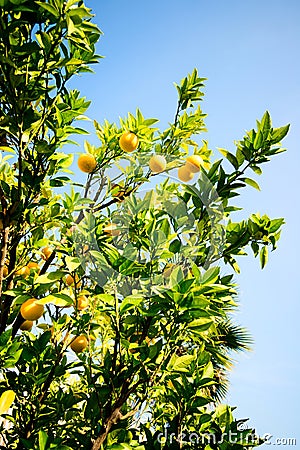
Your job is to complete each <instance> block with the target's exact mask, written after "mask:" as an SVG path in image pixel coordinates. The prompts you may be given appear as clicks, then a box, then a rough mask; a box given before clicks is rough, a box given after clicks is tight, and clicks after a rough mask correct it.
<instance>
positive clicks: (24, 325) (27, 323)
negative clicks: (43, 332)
mask: <svg viewBox="0 0 300 450" xmlns="http://www.w3.org/2000/svg"><path fill="white" fill-rule="evenodd" d="M32 326H33V321H32V320H25V322H23V323H22V325H21V326H20V330H22V331H30V330H31V328H32Z"/></svg>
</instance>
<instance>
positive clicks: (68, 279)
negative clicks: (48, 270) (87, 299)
mask: <svg viewBox="0 0 300 450" xmlns="http://www.w3.org/2000/svg"><path fill="white" fill-rule="evenodd" d="M75 282H76V286H77V287H79V286H80V285H81V282H80V281H79V277H78V275H76V276H75ZM66 284H67V285H68V286H72V284H74V277H72V275H70V274H69V275H67V276H66Z"/></svg>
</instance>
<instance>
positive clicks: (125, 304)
mask: <svg viewBox="0 0 300 450" xmlns="http://www.w3.org/2000/svg"><path fill="white" fill-rule="evenodd" d="M143 300H144V297H141V296H139V295H129V296H128V297H125V298H124V300H123V301H122V303H121V305H120V313H121V314H123V313H124V312H125V311H128V310H129V309H132V308H135V307H136V306H138V305H139V304H140V303H141V302H142V301H143Z"/></svg>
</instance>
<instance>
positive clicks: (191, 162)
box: [185, 155, 203, 173]
mask: <svg viewBox="0 0 300 450" xmlns="http://www.w3.org/2000/svg"><path fill="white" fill-rule="evenodd" d="M185 165H186V167H187V168H188V169H189V171H190V172H193V173H196V172H199V171H200V167H201V166H202V165H203V159H202V158H201V156H199V155H191V156H188V157H187V158H186V163H185Z"/></svg>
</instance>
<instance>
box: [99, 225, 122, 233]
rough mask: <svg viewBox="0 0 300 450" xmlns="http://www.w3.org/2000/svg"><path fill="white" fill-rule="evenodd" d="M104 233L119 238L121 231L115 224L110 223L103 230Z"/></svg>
mask: <svg viewBox="0 0 300 450" xmlns="http://www.w3.org/2000/svg"><path fill="white" fill-rule="evenodd" d="M103 231H104V233H106V234H109V235H110V236H119V235H120V233H121V232H120V230H118V229H117V225H116V224H115V223H110V224H109V225H106V226H105V227H104V228H103Z"/></svg>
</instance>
